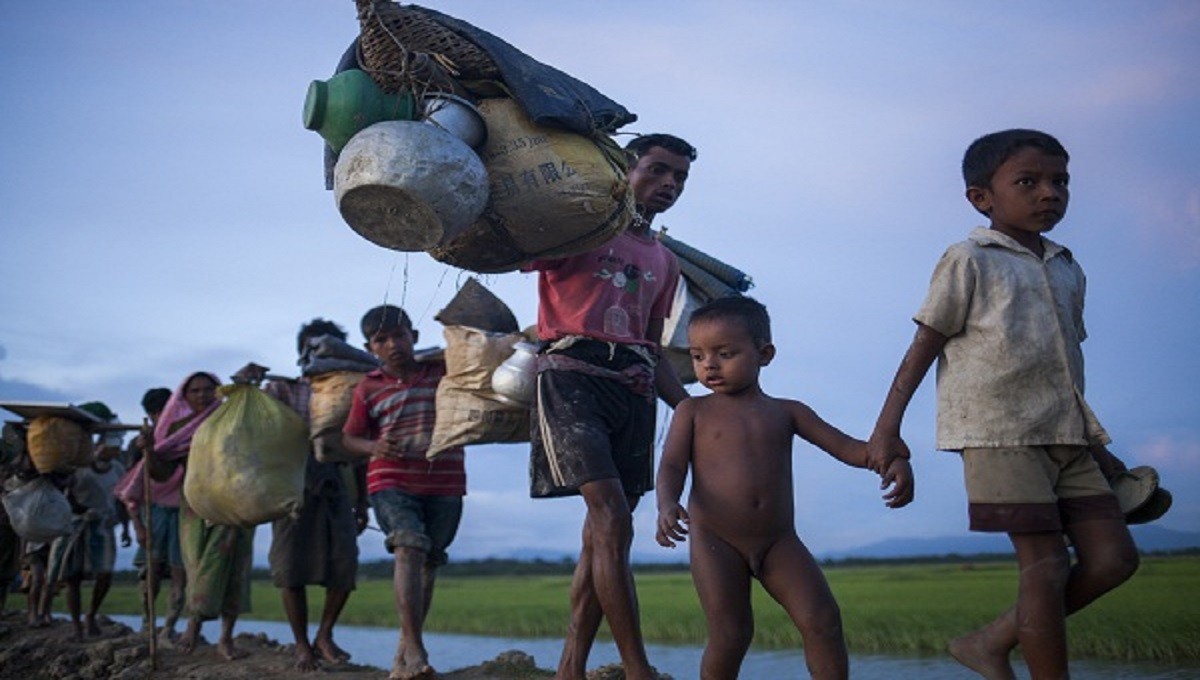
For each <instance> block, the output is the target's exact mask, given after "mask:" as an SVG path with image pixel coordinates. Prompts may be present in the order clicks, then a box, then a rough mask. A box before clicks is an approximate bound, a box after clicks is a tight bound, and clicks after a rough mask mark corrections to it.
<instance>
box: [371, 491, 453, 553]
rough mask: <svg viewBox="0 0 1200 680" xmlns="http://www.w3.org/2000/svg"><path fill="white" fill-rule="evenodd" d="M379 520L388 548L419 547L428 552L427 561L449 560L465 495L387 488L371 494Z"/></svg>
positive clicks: (377, 519) (389, 549)
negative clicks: (448, 549)
mask: <svg viewBox="0 0 1200 680" xmlns="http://www.w3.org/2000/svg"><path fill="white" fill-rule="evenodd" d="M370 501H371V507H372V508H374V509H375V520H376V521H377V522H379V528H380V529H382V530H383V535H384V536H385V538H384V543H383V544H384V546H385V547H386V548H387V549H388V552H395V550H396V548H398V547H402V548H416V549H418V550H422V551H424V552H425V554H426V557H425V563H426V564H429V565H431V566H434V567H439V566H441V565H443V564H445V563H446V562H447V561H448V560H449V557H448V556H447V555H446V548H448V547H450V542H451V541H453V540H454V535H455V534H456V533H458V522H459V520H461V519H462V507H463V502H462V496H423V495H418V494H411V493H405V492H404V491H401V490H400V489H384V490H383V491H377V492H375V493H373V494H371V496H370Z"/></svg>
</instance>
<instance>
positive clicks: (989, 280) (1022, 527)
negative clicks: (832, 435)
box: [868, 130, 1138, 680]
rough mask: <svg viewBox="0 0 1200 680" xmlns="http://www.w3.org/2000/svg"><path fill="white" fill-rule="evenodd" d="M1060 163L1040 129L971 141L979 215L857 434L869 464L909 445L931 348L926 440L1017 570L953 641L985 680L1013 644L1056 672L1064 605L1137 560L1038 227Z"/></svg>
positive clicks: (1061, 656)
mask: <svg viewBox="0 0 1200 680" xmlns="http://www.w3.org/2000/svg"><path fill="white" fill-rule="evenodd" d="M1067 161H1068V156H1067V152H1066V150H1065V149H1064V148H1063V147H1062V145H1061V144H1060V143H1059V142H1058V140H1056V139H1054V138H1053V137H1051V136H1050V135H1048V134H1046V133H1044V132H1038V131H1036V130H1005V131H1002V132H996V133H992V134H989V135H985V136H983V137H981V138H979V139H977V140H976V141H975V142H974V143H972V144H971V146H970V147H969V148H968V149H967V152H966V154H965V156H964V158H963V164H962V165H963V168H962V169H963V179H964V180H965V182H966V186H967V190H966V197H967V200H968V201H970V203H971V205H972V206H974V207H975V209H976V210H977V211H979V212H980V213H982V214H983V215H985V216H987V218H988V219H989V220H990V222H991V224H990V226H989V227H988V228H982V227H981V228H978V229H975V230H974V231H972V232H971V233H970V235H969V236H968V237H967V240H966V241H963V242H961V243H957V244H955V245H952V246H950V248H949V249H948V250H947V251H946V253H945V254H944V255H943V256H942V259H941V261H940V262H938V265H937V267H936V269H935V270H934V273H933V280H932V282H931V284H930V288H929V292H928V295H927V296H926V298H925V302H924V304H923V305H922V306H921V309H920V310H919V311H918V312H917V315H916V317H915V321H916V322H917V333H916V337H915V338H914V339H913V342H912V345H911V346H910V347H909V349H908V352H907V353H906V354H905V355H904V359H903V360H902V361H901V363H900V368H899V370H898V371H897V373H896V377H895V379H894V381H893V382H892V386H891V388H890V390H889V391H888V394H887V398H886V400H885V401H884V404H883V408H882V411H881V412H880V415H879V418H878V420H877V422H876V425H875V430H874V432H873V433H872V435H871V439H870V442H869V443H868V453H869V456H870V465H871V468H872V469H874V470H876V471H878V470H880V469H885V468H886V467H887V466H888V465H890V464H891V463H892V461H894V460H896V459H899V458H905V457H907V456H908V455H909V452H908V448H907V446H906V445H905V444H904V442H903V441H902V440H901V438H900V424H901V421H902V420H903V417H904V411H905V410H906V409H907V407H908V404H909V401H910V400H911V399H912V395H913V392H915V391H916V389H917V386H918V385H920V383H921V381H922V380H923V379H924V377H925V374H926V373H927V372H928V370H929V367H930V366H931V365H932V364H933V361H934V359H937V360H938V371H937V404H938V416H937V447H938V448H939V449H942V450H947V451H956V452H959V453H960V454H961V455H962V460H963V466H964V473H965V480H966V488H967V500H968V504H969V505H968V514H969V516H970V521H971V529H972V530H973V531H995V532H1001V531H1002V532H1006V533H1007V534H1008V535H1009V538H1010V539H1011V540H1012V544H1013V547H1014V549H1015V550H1016V556H1017V563H1018V565H1019V566H1020V585H1019V588H1018V591H1017V601H1016V604H1015V605H1014V606H1013V607H1012V608H1011V609H1009V610H1008V611H1006V612H1005V613H1003V614H1001V615H1000V616H999V617H998V618H996V619H995V620H994V621H992V622H991V623H989V624H987V625H986V626H984V627H983V628H981V629H979V630H977V631H974V632H973V633H970V634H968V635H966V636H963V637H961V638H958V639H956V640H954V641H952V642H951V643H950V645H949V651H950V653H951V655H953V656H954V658H955V659H957V660H958V661H959V662H960V663H962V664H963V665H965V666H967V667H968V668H970V669H972V670H974V671H975V672H977V673H979V674H980V675H982V676H983V677H985V678H991V679H997V680H1008V679H1011V678H1014V677H1015V676H1014V674H1013V669H1012V666H1011V664H1010V663H1009V654H1010V652H1011V651H1012V650H1013V648H1014V647H1016V646H1017V644H1018V643H1019V644H1020V646H1021V651H1022V653H1023V654H1024V657H1025V662H1026V664H1027V665H1028V667H1029V672H1030V675H1031V676H1032V677H1033V678H1034V680H1040V679H1042V678H1065V677H1067V676H1068V664H1067V639H1066V621H1065V619H1066V617H1067V615H1069V614H1071V613H1074V612H1076V611H1078V610H1079V609H1082V608H1083V607H1085V606H1087V605H1088V604H1090V603H1091V602H1093V601H1094V600H1096V598H1098V597H1100V596H1101V595H1103V594H1104V593H1106V592H1108V591H1109V590H1111V589H1113V588H1115V587H1117V586H1118V585H1120V584H1121V583H1123V582H1125V581H1126V580H1127V579H1128V578H1129V577H1130V576H1132V575H1133V573H1134V571H1135V570H1136V569H1137V565H1138V555H1137V549H1136V548H1135V546H1134V544H1133V540H1132V538H1131V537H1130V535H1129V530H1128V528H1127V527H1126V526H1125V521H1124V517H1123V515H1122V513H1121V509H1120V507H1119V506H1118V504H1117V500H1116V497H1115V496H1114V495H1113V493H1112V490H1111V489H1110V487H1109V484H1108V482H1107V481H1106V479H1105V475H1104V474H1103V472H1102V469H1110V470H1111V469H1120V468H1123V464H1121V463H1120V462H1119V461H1117V460H1116V459H1115V457H1114V456H1112V454H1111V453H1109V452H1108V451H1107V449H1105V448H1104V445H1105V444H1107V443H1108V441H1109V438H1108V435H1107V434H1106V433H1105V432H1104V430H1103V429H1102V428H1101V427H1100V424H1099V422H1098V421H1097V419H1096V417H1095V415H1094V414H1093V413H1092V410H1091V409H1090V408H1089V407H1088V404H1087V402H1085V401H1084V398H1083V382H1084V381H1083V376H1084V374H1083V352H1082V348H1081V347H1080V344H1081V343H1082V342H1083V340H1084V338H1085V337H1087V334H1086V332H1085V330H1084V325H1083V300H1084V288H1085V281H1084V276H1083V270H1082V269H1081V268H1080V266H1079V264H1078V263H1077V262H1076V261H1075V258H1074V257H1073V256H1072V254H1071V251H1069V250H1067V249H1066V248H1064V247H1063V246H1061V245H1059V244H1057V243H1055V242H1053V241H1051V240H1050V239H1048V238H1046V237H1045V236H1044V234H1045V233H1047V232H1049V231H1050V230H1051V229H1053V228H1054V227H1055V225H1057V224H1058V223H1059V221H1061V220H1062V218H1063V216H1064V215H1065V214H1066V211H1067V201H1068V198H1069V192H1068V189H1067V185H1068V180H1069V175H1068V173H1067ZM1064 536H1065V537H1066V538H1067V539H1069V541H1070V544H1071V545H1072V546H1073V548H1074V555H1075V560H1074V563H1072V560H1071V555H1070V552H1069V551H1068V548H1067V543H1066V542H1065V541H1064V540H1063V539H1064Z"/></svg>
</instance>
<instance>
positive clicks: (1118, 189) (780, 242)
mask: <svg viewBox="0 0 1200 680" xmlns="http://www.w3.org/2000/svg"><path fill="white" fill-rule="evenodd" d="M430 6H432V7H434V8H436V9H439V10H440V11H443V12H445V13H448V14H451V15H453V16H456V17H459V18H461V19H464V20H466V21H469V22H471V23H474V24H475V25H477V26H479V27H481V28H484V29H486V30H489V31H491V32H492V33H495V34H497V35H499V36H501V37H503V38H505V39H507V40H508V41H510V42H512V43H513V44H514V45H516V46H517V47H519V48H521V49H523V50H525V51H526V52H528V53H529V54H531V55H533V56H534V57H537V58H539V59H541V60H543V61H545V62H547V63H550V64H552V65H554V66H557V67H558V68H560V69H562V70H564V71H567V72H568V73H571V74H572V75H575V76H576V77H578V78H580V79H582V80H585V81H587V82H589V83H590V84H592V85H593V86H595V87H596V88H598V89H599V90H601V91H602V92H604V93H605V94H607V95H609V96H610V97H612V98H614V99H616V100H617V101H619V102H621V103H622V104H624V105H625V106H626V107H628V108H629V109H631V110H632V111H634V112H636V113H637V114H638V115H639V117H640V120H639V121H638V122H637V123H634V124H632V125H630V126H628V127H627V128H626V129H625V131H628V132H642V133H644V132H656V131H668V132H674V133H676V134H679V135H681V136H683V137H685V138H687V139H689V140H690V141H692V142H693V143H694V144H695V145H696V146H697V147H698V148H699V150H700V157H699V160H698V161H697V162H696V163H695V165H694V166H693V172H692V178H691V180H690V181H689V184H688V187H687V191H686V192H685V194H684V195H683V197H682V198H681V200H680V202H679V204H678V205H677V206H676V207H675V208H674V209H673V210H672V211H671V212H669V213H667V214H666V215H664V216H663V217H662V218H661V219H660V220H659V222H661V224H662V225H665V226H668V227H670V229H671V233H672V235H674V236H676V237H677V238H680V239H682V240H684V241H686V242H688V243H691V244H692V245H695V246H697V247H699V248H701V249H702V250H705V251H708V252H710V253H712V254H714V255H716V256H718V257H720V258H722V259H724V260H726V261H728V262H730V263H732V264H734V265H736V266H738V267H740V268H741V269H743V270H745V271H747V272H749V273H750V274H752V275H753V277H754V279H755V281H756V283H757V287H756V288H755V289H754V290H753V291H752V294H754V295H755V296H756V297H758V298H759V299H760V300H762V301H763V302H764V303H766V304H767V305H768V307H769V308H770V309H771V312H772V314H773V317H774V322H775V333H776V340H777V344H778V346H779V358H778V359H777V361H776V362H775V363H774V364H773V365H772V366H771V367H770V368H768V369H767V371H766V372H765V373H764V377H763V381H764V384H765V386H766V388H767V390H768V391H769V392H771V393H773V394H777V395H780V396H789V397H794V398H799V399H801V400H803V401H806V402H807V403H809V404H810V405H811V406H813V407H814V408H815V409H816V410H817V411H818V412H819V413H821V414H822V415H823V416H825V417H826V418H827V419H828V420H830V421H831V422H833V423H835V424H836V425H838V426H839V427H841V428H843V429H845V430H847V431H849V432H852V433H855V434H858V435H859V436H865V435H866V433H867V432H868V430H869V428H870V426H871V424H872V423H873V420H874V417H875V414H876V411H877V409H878V406H879V403H880V400H881V399H882V396H883V393H884V390H885V389H886V387H887V384H888V383H889V381H890V379H891V376H892V374H893V372H894V371H895V368H896V365H897V363H898V361H899V359H900V356H901V354H902V353H903V351H904V349H905V347H906V346H907V343H908V341H909V340H910V339H911V335H912V332H913V325H912V322H911V321H910V318H911V315H912V313H913V312H914V311H915V310H916V307H917V306H918V304H919V303H920V301H921V298H922V296H923V295H924V292H925V287H926V284H927V282H928V278H929V274H930V272H931V270H932V267H933V264H934V263H935V262H936V260H937V258H938V256H939V255H940V254H941V252H942V250H943V249H944V248H945V247H946V246H947V245H948V244H950V243H952V242H954V241H957V240H961V239H962V238H963V237H964V236H965V234H966V233H967V232H968V231H969V230H970V228H972V227H973V226H976V225H977V224H979V223H980V217H979V216H978V215H976V214H975V213H974V212H973V211H972V210H971V208H970V206H969V205H968V204H967V203H966V201H965V200H964V199H963V198H962V186H961V180H960V178H959V173H958V163H959V161H960V158H961V154H962V151H963V149H964V148H965V147H966V145H967V144H968V143H969V142H970V141H971V140H972V139H974V138H975V137H977V136H979V135H981V134H984V133H987V132H991V131H994V130H997V129H1002V128H1008V127H1018V126H1019V127H1035V128H1041V129H1045V130H1047V131H1049V132H1051V133H1053V134H1055V135H1056V136H1058V137H1059V138H1060V139H1061V140H1062V142H1063V143H1064V144H1065V145H1066V147H1067V149H1068V150H1069V151H1070V153H1071V155H1072V159H1071V166H1070V170H1071V173H1072V188H1073V195H1072V201H1073V202H1072V206H1071V208H1070V211H1069V213H1068V215H1067V218H1066V220H1065V221H1064V222H1063V223H1062V224H1061V225H1060V226H1059V227H1058V229H1056V230H1055V232H1054V233H1053V234H1052V237H1053V238H1055V239H1057V240H1059V241H1060V242H1063V243H1065V244H1066V245H1068V246H1069V247H1070V248H1071V249H1072V251H1073V252H1074V253H1075V255H1076V257H1077V258H1078V260H1079V261H1080V262H1081V263H1082V265H1083V267H1084V269H1085V270H1086V272H1087V274H1088V276H1089V297H1088V308H1087V312H1086V319H1087V325H1088V328H1089V331H1090V333H1091V338H1090V339H1089V340H1088V342H1087V343H1086V346H1085V352H1086V356H1087V361H1088V380H1089V382H1088V389H1089V392H1088V396H1089V400H1090V401H1091V403H1092V404H1093V406H1094V407H1095V409H1096V410H1097V412H1098V413H1099V415H1100V417H1101V419H1102V421H1103V422H1104V423H1105V425H1106V426H1107V428H1108V429H1109V431H1110V432H1111V433H1112V434H1113V436H1114V438H1115V440H1116V441H1115V443H1114V446H1113V448H1114V450H1115V451H1117V452H1118V453H1119V454H1121V455H1122V456H1124V457H1125V458H1126V460H1127V461H1128V462H1129V463H1130V464H1152V465H1155V466H1156V467H1157V468H1158V469H1159V471H1160V472H1161V473H1162V475H1163V478H1164V483H1165V485H1166V486H1168V487H1169V488H1170V489H1171V490H1172V492H1174V495H1175V502H1176V505H1175V508H1174V509H1173V510H1172V511H1171V513H1170V514H1169V515H1168V516H1167V517H1166V518H1164V520H1163V521H1162V525H1163V526H1165V527H1168V528H1174V529H1181V530H1196V529H1197V528H1200V417H1198V416H1200V358H1198V355H1197V350H1196V348H1197V346H1198V341H1200V315H1198V314H1197V312H1198V311H1200V309H1198V307H1200V134H1197V123H1196V121H1198V120H1200V79H1198V77H1197V75H1196V74H1197V72H1198V71H1200V5H1198V4H1196V3H1194V2H1188V1H1183V2H1062V3H1053V4H1051V5H1047V4H1046V3H1041V2H1011V3H1002V4H985V3H961V2H951V1H944V2H934V1H930V2H904V3H895V2H831V3H788V2H742V3H728V2H714V1H708V0H702V1H697V2H663V3H654V4H647V3H634V2H628V3H620V2H618V3H605V4H597V3H583V2H577V3H557V4H547V3H544V2H540V1H534V0H513V1H510V2H504V3H493V2H482V1H466V0H459V1H454V2H439V3H430ZM357 31H358V26H357V22H356V20H355V13H354V6H353V4H352V3H351V2H349V0H345V1H343V2H332V1H329V0H308V1H292V2H281V1H278V0H270V1H268V0H250V1H247V2H233V1H232V0H216V1H207V2H198V1H197V2H184V1H182V0H161V1H158V2H132V1H130V2H104V3H97V2H80V1H68V2H57V3H15V2H14V3H3V4H2V5H0V91H2V92H3V93H4V103H3V105H2V106H0V126H2V128H3V129H4V131H5V140H4V144H3V156H2V157H3V159H4V161H5V162H4V166H3V167H4V169H3V171H0V172H2V173H3V175H2V181H0V234H2V237H3V240H2V243H3V248H2V249H0V272H3V277H4V285H3V287H0V310H2V311H3V314H0V397H2V398H9V399H16V398H22V399H60V400H67V401H73V402H76V403H78V402H82V401H87V400H91V399H102V400H104V401H106V402H108V403H109V404H110V405H111V406H113V407H114V409H115V410H116V411H117V412H118V413H119V414H120V415H121V416H123V417H124V419H126V420H129V419H134V418H137V417H140V412H139V408H138V406H137V403H138V399H139V398H140V397H141V394H142V392H143V391H144V390H145V389H146V388H148V387H151V386H157V385H164V386H168V387H172V388H173V387H175V385H176V383H177V382H178V381H179V380H180V379H181V378H182V377H183V376H184V375H185V374H187V373H188V372H190V371H193V370H198V369H204V370H211V371H214V372H216V373H218V374H220V375H229V374H230V373H232V372H233V371H234V370H236V369H237V368H238V367H240V366H241V365H243V364H244V363H246V362H247V361H250V360H254V361H257V362H259V363H263V364H266V365H268V366H271V367H272V369H273V370H275V371H276V372H280V373H294V366H295V365H294V360H295V354H294V341H295V340H294V338H295V332H296V329H297V328H298V326H299V324H300V323H301V322H303V321H305V320H307V319H310V318H312V317H314V316H324V317H328V318H332V319H334V320H336V321H338V322H339V323H341V324H342V325H343V326H344V327H346V328H347V329H348V330H350V331H351V332H352V337H353V339H354V340H355V341H357V340H358V337H357V333H356V332H355V331H354V329H355V327H356V325H357V320H358V318H359V316H360V315H361V314H362V312H363V311H365V310H366V309H367V308H369V307H371V306H373V305H375V304H378V303H379V302H381V301H382V300H383V299H384V297H385V296H386V297H387V298H388V299H389V300H390V301H393V302H400V303H402V304H404V305H405V306H406V307H407V308H408V309H409V310H410V311H411V312H412V313H413V315H414V317H415V318H416V319H417V323H418V327H419V329H420V330H421V331H422V333H423V335H424V340H425V343H423V344H430V343H433V342H435V341H436V342H438V343H439V344H440V343H441V340H440V338H441V328H440V326H439V324H437V323H436V322H435V321H433V320H432V316H433V314H434V313H435V312H436V311H437V310H438V309H440V308H441V307H442V306H444V305H445V303H446V302H447V301H449V299H450V298H451V297H452V295H453V293H454V290H455V288H456V286H458V285H460V284H461V282H462V281H463V280H464V278H465V276H466V274H464V273H463V272H461V271H459V270H456V269H452V268H449V267H446V266H444V265H441V264H439V263H437V262H435V261H433V260H432V259H431V258H429V257H428V256H427V255H425V254H423V253H412V254H401V253H396V252H392V251H388V250H384V249H381V248H379V247H377V246H374V245H372V244H370V243H368V242H367V241H365V240H363V239H362V238H360V237H358V236H357V235H356V234H355V233H354V232H353V231H351V230H350V228H349V227H347V226H346V225H345V224H344V223H343V222H342V220H341V218H340V217H339V215H338V213H337V210H336V206H335V205H334V201H333V195H332V193H331V192H327V191H325V190H324V188H323V174H322V172H323V171H322V166H321V153H322V151H321V149H322V145H321V140H320V138H319V137H318V136H317V135H316V134H315V133H312V132H310V131H307V130H305V129H304V128H303V127H302V125H301V109H302V105H303V101H304V95H305V91H306V89H307V86H308V83H309V82H310V81H311V80H313V79H315V78H322V79H323V78H327V77H328V76H329V75H331V73H332V71H333V68H334V66H335V64H336V63H337V60H338V58H339V56H340V55H341V53H342V51H343V50H344V49H345V47H346V45H347V44H348V43H349V42H350V40H352V39H353V37H354V36H355V35H356V34H357ZM483 280H484V283H485V284H487V285H488V286H489V287H490V288H491V289H492V290H493V291H494V292H496V293H497V294H498V295H500V296H501V297H502V298H503V299H504V300H505V301H506V302H508V304H509V305H510V306H511V307H512V308H513V310H514V312H515V313H516V315H517V317H518V319H519V321H520V322H521V323H522V324H523V325H525V324H530V323H533V321H534V313H535V292H534V288H535V281H534V279H533V277H532V276H529V275H523V274H504V275H497V276H487V277H484V278H483ZM932 397H933V385H932V379H931V380H930V381H929V382H928V383H927V384H926V385H925V387H924V388H923V389H922V391H921V393H920V394H919V395H918V398H917V400H916V402H915V403H914V405H913V407H912V409H911V411H910V415H909V418H908V420H907V423H906V427H905V435H906V437H907V439H908V441H909V443H910V444H911V445H912V448H913V450H914V451H915V461H914V463H915V467H916V472H917V475H918V496H917V500H916V502H915V503H914V504H913V505H912V506H910V507H909V508H906V509H904V510H900V511H889V510H887V509H885V508H884V507H883V505H882V503H881V502H880V501H879V492H878V489H877V488H876V487H877V483H876V481H875V479H874V478H873V476H872V475H870V474H869V473H866V472H863V471H859V470H853V469H850V468H845V467H843V466H841V465H840V464H839V463H837V462H836V461H834V460H832V459H830V458H828V457H825V456H824V455H823V454H821V453H820V452H818V451H815V450H814V449H812V448H811V447H809V446H807V445H805V444H803V443H802V442H800V443H798V444H797V446H796V492H797V500H796V503H797V527H798V530H799V532H800V535H801V538H802V539H804V540H805V541H806V542H807V543H808V545H809V546H810V548H811V549H812V550H813V551H814V552H816V553H818V554H821V553H822V552H826V551H834V550H843V549H846V548H850V547H853V546H856V545H861V544H864V543H869V542H873V541H876V540H880V539H883V538H887V537H893V536H942V535H958V534H963V533H966V528H965V527H966V506H965V500H964V497H963V492H962V483H961V481H960V475H961V472H960V464H959V462H958V461H957V459H956V457H955V456H953V455H952V454H947V453H938V452H935V451H933V430H934V423H933V406H932V403H933V399H932ZM664 418H665V414H664ZM526 454H527V448H526V447H525V446H521V445H508V446H490V447H479V448H474V449H470V450H469V451H468V461H469V462H468V474H469V476H470V477H469V479H470V482H469V483H470V494H469V496H468V499H467V505H466V513H465V516H464V519H463V525H462V530H461V532H460V534H459V537H458V540H457V541H456V543H455V545H454V546H453V549H452V554H453V556H455V557H458V558H470V557H482V556H486V555H489V554H496V553H502V552H506V551H508V550H511V549H514V548H531V549H543V550H551V551H561V552H574V551H575V550H576V548H577V545H578V531H579V522H580V518H581V516H582V513H581V510H580V507H579V503H578V502H577V501H573V500H557V501H539V502H534V501H531V500H529V499H528V497H527V496H528V492H527V483H526ZM653 519H654V512H653V501H652V499H648V500H647V501H646V502H644V503H643V504H642V507H641V508H639V510H638V512H637V515H636V522H637V529H638V538H637V543H636V545H635V550H636V551H637V552H641V553H656V552H657V551H659V550H660V549H659V548H657V546H656V545H654V543H653V540H652V537H651V533H652V530H651V527H652V524H653ZM269 533H270V532H269V530H267V529H265V528H264V529H260V531H259V541H258V543H259V548H260V554H263V555H265V549H266V545H267V542H268V537H269ZM360 544H361V546H362V550H363V554H364V557H365V558H367V559H373V558H378V557H382V556H383V555H384V553H383V550H382V545H381V544H382V541H381V539H380V536H379V534H376V533H368V534H365V535H364V538H363V540H362V541H360ZM127 558H128V556H127V555H123V558H122V559H127Z"/></svg>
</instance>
